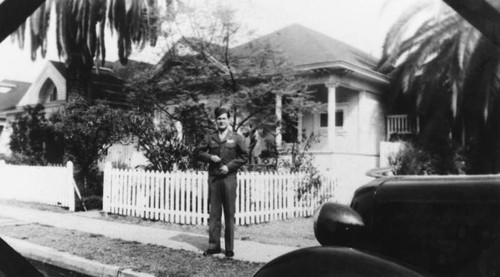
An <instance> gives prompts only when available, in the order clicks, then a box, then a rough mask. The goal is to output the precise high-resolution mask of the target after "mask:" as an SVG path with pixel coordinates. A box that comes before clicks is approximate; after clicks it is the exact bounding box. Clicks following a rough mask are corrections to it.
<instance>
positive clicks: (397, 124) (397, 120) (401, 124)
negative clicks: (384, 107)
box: [386, 114, 420, 139]
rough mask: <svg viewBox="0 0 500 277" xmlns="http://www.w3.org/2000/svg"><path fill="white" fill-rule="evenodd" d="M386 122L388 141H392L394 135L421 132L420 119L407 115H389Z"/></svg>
mask: <svg viewBox="0 0 500 277" xmlns="http://www.w3.org/2000/svg"><path fill="white" fill-rule="evenodd" d="M386 120H387V139H390V137H391V135H392V134H399V135H407V134H418V132H419V131H420V130H419V125H420V124H419V120H418V117H413V116H410V115H407V114H395V115H388V116H387V118H386Z"/></svg>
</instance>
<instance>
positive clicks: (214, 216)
mask: <svg viewBox="0 0 500 277" xmlns="http://www.w3.org/2000/svg"><path fill="white" fill-rule="evenodd" d="M229 117H230V114H229V110H227V109H226V108H216V109H215V118H216V125H217V132H214V133H212V134H209V135H208V136H206V137H205V139H204V140H203V142H202V143H201V144H200V145H199V146H198V147H197V148H196V149H195V153H194V155H195V157H197V158H198V159H200V160H202V161H204V162H207V163H208V164H209V166H208V191H209V196H208V199H209V205H210V218H209V223H208V234H209V238H208V249H207V250H206V251H205V252H203V255H204V256H207V255H213V254H217V253H221V252H222V251H221V246H220V237H221V229H222V223H221V215H222V209H224V220H225V225H226V227H225V230H224V239H225V249H226V252H225V255H226V257H228V258H231V257H233V256H234V213H235V210H236V203H235V202H236V186H237V180H236V173H237V171H238V169H239V168H240V167H241V166H243V165H244V164H245V163H246V162H247V160H248V150H247V146H246V144H245V140H244V138H243V137H242V136H241V135H239V134H237V133H235V132H232V131H230V130H229Z"/></svg>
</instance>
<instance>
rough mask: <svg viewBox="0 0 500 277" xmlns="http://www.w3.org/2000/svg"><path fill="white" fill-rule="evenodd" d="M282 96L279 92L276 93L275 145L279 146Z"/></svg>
mask: <svg viewBox="0 0 500 277" xmlns="http://www.w3.org/2000/svg"><path fill="white" fill-rule="evenodd" d="M282 98H283V96H282V95H281V93H276V119H277V120H278V126H277V127H276V147H278V148H280V147H281V139H282V136H281V120H282V119H283V116H282V113H283V106H282V105H283V101H282V100H283V99H282Z"/></svg>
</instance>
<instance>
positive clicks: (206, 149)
mask: <svg viewBox="0 0 500 277" xmlns="http://www.w3.org/2000/svg"><path fill="white" fill-rule="evenodd" d="M194 154H195V156H196V157H197V158H198V159H200V160H202V161H204V162H207V163H209V166H208V174H209V175H213V176H217V175H221V173H220V170H219V169H220V167H221V166H223V165H226V166H227V168H228V169H229V174H231V173H236V171H237V170H238V169H239V168H240V167H241V166H243V165H244V164H245V163H246V162H247V161H248V150H247V146H246V144H245V140H244V139H243V137H242V136H241V135H239V134H237V133H235V132H232V131H228V133H227V135H226V137H225V138H224V140H222V141H221V140H220V138H219V134H218V133H217V132H214V133H212V134H210V135H208V136H206V137H205V139H204V140H203V142H202V143H201V144H200V145H199V146H198V147H197V148H196V149H195V153H194ZM213 155H217V156H219V157H220V158H221V161H220V162H219V163H214V162H212V160H211V156H213Z"/></svg>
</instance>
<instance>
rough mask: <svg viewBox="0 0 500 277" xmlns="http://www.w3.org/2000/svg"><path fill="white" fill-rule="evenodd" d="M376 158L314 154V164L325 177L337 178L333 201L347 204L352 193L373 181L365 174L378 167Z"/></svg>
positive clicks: (343, 154)
mask: <svg viewBox="0 0 500 277" xmlns="http://www.w3.org/2000/svg"><path fill="white" fill-rule="evenodd" d="M378 160H379V158H378V156H376V155H360V154H351V153H327V152H314V164H315V166H316V167H317V168H318V169H319V170H320V171H321V172H323V174H325V175H329V176H334V177H335V178H338V187H337V189H336V195H335V199H338V201H339V202H341V203H345V204H348V203H349V201H350V200H351V199H352V196H353V194H354V191H355V190H356V189H357V188H359V187H360V186H362V185H364V184H366V183H368V182H370V181H371V180H373V178H372V177H368V176H366V172H367V171H368V170H370V169H373V168H375V167H377V166H378Z"/></svg>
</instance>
